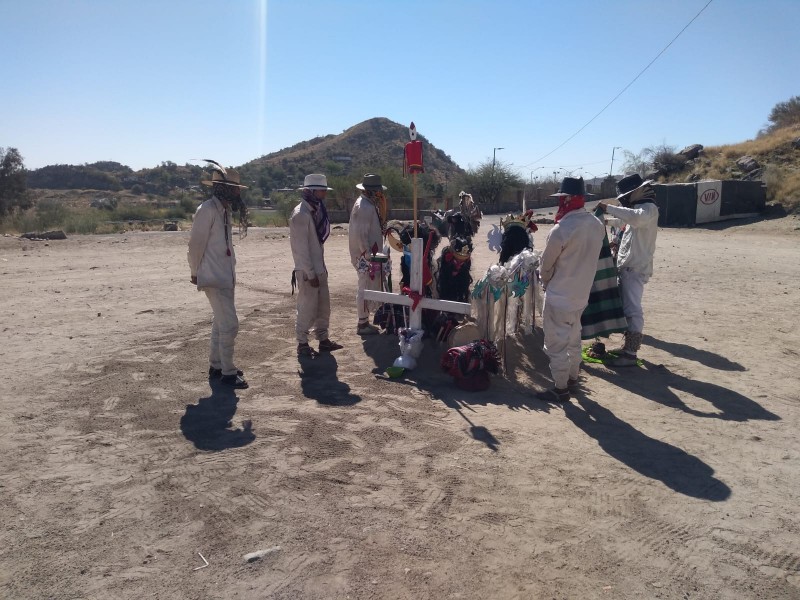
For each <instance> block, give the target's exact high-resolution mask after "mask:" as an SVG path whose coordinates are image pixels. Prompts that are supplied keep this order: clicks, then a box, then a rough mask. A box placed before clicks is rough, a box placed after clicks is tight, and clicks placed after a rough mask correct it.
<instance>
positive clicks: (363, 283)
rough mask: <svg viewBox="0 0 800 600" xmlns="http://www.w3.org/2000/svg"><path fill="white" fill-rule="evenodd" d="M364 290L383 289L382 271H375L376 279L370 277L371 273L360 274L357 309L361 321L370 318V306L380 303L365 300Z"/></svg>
mask: <svg viewBox="0 0 800 600" xmlns="http://www.w3.org/2000/svg"><path fill="white" fill-rule="evenodd" d="M364 290H377V291H381V273H375V279H370V277H369V273H359V274H358V293H357V294H356V310H357V311H358V320H359V322H363V321H368V320H369V310H370V307H373V306H375V305H376V304H379V303H377V302H374V301H373V302H370V301H369V300H364Z"/></svg>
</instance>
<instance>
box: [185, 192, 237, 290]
mask: <svg viewBox="0 0 800 600" xmlns="http://www.w3.org/2000/svg"><path fill="white" fill-rule="evenodd" d="M226 216H227V223H228V227H227V229H228V231H227V240H226V235H225V221H226ZM232 234H233V231H232V227H231V213H230V211H229V210H226V209H225V208H224V207H223V206H222V202H220V201H219V200H218V199H217V197H216V196H212V197H211V198H209V199H208V200H206V201H205V202H203V203H202V204H201V205H200V206H198V207H197V212H195V213H194V219H193V220H192V232H191V234H190V235H189V252H188V259H189V268H190V269H191V270H192V277H197V289H198V290H202V289H203V288H221V289H230V288H233V287H235V286H236V253H235V252H234V250H233V235H232ZM228 250H230V256H228Z"/></svg>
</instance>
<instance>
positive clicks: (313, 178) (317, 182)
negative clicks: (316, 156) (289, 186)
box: [297, 173, 333, 190]
mask: <svg viewBox="0 0 800 600" xmlns="http://www.w3.org/2000/svg"><path fill="white" fill-rule="evenodd" d="M297 189H299V190H332V189H333V188H330V187H328V178H327V177H325V175H322V174H321V173H312V174H311V175H306V177H305V179H303V187H300V188H297Z"/></svg>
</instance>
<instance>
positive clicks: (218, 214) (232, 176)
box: [188, 169, 386, 389]
mask: <svg viewBox="0 0 800 600" xmlns="http://www.w3.org/2000/svg"><path fill="white" fill-rule="evenodd" d="M203 183H204V184H206V185H210V186H211V188H212V192H213V194H212V196H211V198H209V199H208V200H206V201H205V202H203V203H202V204H201V205H200V206H199V207H198V209H197V212H196V213H195V216H194V220H193V223H192V231H191V234H190V237H189V251H188V260H189V268H190V272H191V274H190V278H191V282H192V283H193V284H195V285H196V286H197V289H198V290H199V291H202V292H204V293H205V294H206V297H207V298H208V301H209V304H210V305H211V310H212V312H213V315H214V317H213V321H212V326H211V347H210V351H209V357H208V361H209V369H208V376H209V378H210V379H212V380H217V379H218V380H220V381H221V382H222V383H223V384H225V385H229V386H231V387H233V388H237V389H246V388H247V387H249V384H248V383H247V381H246V380H245V378H244V373H243V372H242V371H241V370H240V369H238V368H237V367H236V365H235V363H234V359H233V356H234V346H235V341H236V335H237V334H238V331H239V320H238V318H237V316H236V308H235V303H234V290H235V287H236V254H235V251H234V247H233V242H232V234H233V229H232V221H231V214H232V213H233V212H237V211H239V213H240V225H242V226H243V227H244V228H246V215H245V209H244V205H243V203H242V201H241V190H242V189H244V188H246V187H247V186H244V185H241V183H240V178H239V174H238V172H236V171H235V170H234V169H218V170H214V171H213V173H212V178H211V179H210V180H207V181H203ZM356 188H357V189H358V190H359V192H360V195H359V197H358V199H357V200H356V202H355V205H354V206H353V210H352V213H351V215H350V228H349V236H350V240H349V242H350V258H351V262H352V264H353V267H355V268H356V271H357V273H358V293H357V296H356V304H357V312H358V324H357V326H356V332H357V333H358V334H359V335H362V336H363V335H372V334H375V333H377V332H378V328H377V327H375V326H374V325H371V324H370V322H369V309H368V303H367V302H366V301H365V300H364V290H365V289H380V285H381V277H380V275H376V273H375V272H374V271H371V270H369V269H366V270H365V269H361V268H360V265H361V264H362V262H363V258H364V257H369V256H371V255H374V254H377V253H378V252H379V251H380V250H382V248H383V229H384V225H385V221H386V198H385V197H384V195H383V192H384V191H385V190H386V187H385V186H384V185H382V184H381V177H380V175H373V174H369V173H368V174H367V175H364V178H363V180H362V182H361V183H359V184H358V185H357V186H356ZM331 189H332V188H329V187H328V180H327V178H326V176H325V175H321V174H318V173H313V174H311V175H307V176H306V177H305V180H304V181H303V187H301V188H300V190H299V191H300V193H301V195H302V199H301V201H300V203H299V204H298V205H297V206H296V207H295V208H294V210H293V211H292V214H291V217H289V240H290V244H291V249H292V258H293V260H294V268H293V270H292V291H293V292H294V288H295V286H296V287H297V290H298V292H297V320H296V325H295V334H296V338H297V355H298V357H301V358H302V357H308V358H314V357H316V356H318V355H319V353H320V352H332V351H334V350H339V349H340V348H342V347H343V346H342V345H341V344H339V343H337V342H334V341H333V340H331V339H330V337H329V336H328V328H329V325H330V315H331V301H330V291H329V288H328V269H327V267H326V266H325V249H324V244H325V241H326V240H327V239H328V237H329V236H330V232H331V223H330V219H329V218H328V211H327V209H326V207H325V197H326V196H327V193H328V191H330V190H331ZM242 215H244V216H242ZM245 231H246V229H245ZM312 331H313V334H314V336H315V337H316V339H317V340H318V349H317V350H315V349H314V348H312V347H311V346H310V345H309V343H308V342H309V336H310V335H311V332H312Z"/></svg>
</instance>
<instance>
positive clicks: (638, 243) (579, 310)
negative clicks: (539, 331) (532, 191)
mask: <svg viewBox="0 0 800 600" xmlns="http://www.w3.org/2000/svg"><path fill="white" fill-rule="evenodd" d="M652 184H653V182H652V181H651V180H648V181H644V180H642V178H641V176H639V175H638V174H634V175H629V176H627V177H624V178H623V179H621V180H620V181H619V183H618V184H617V191H618V192H619V195H618V196H617V200H618V201H619V203H620V205H621V206H613V205H609V204H608V203H606V202H599V203H598V205H597V207H598V208H599V209H600V210H601V211H602V212H604V213H607V214H610V215H611V216H612V217H615V218H617V219H618V220H620V221H622V222H623V223H624V224H625V226H624V229H623V233H622V239H621V241H620V243H619V250H618V252H617V268H618V272H619V287H620V291H621V295H622V308H623V312H624V314H625V319H626V321H627V325H628V328H627V331H625V333H624V336H625V344H624V346H623V347H622V348H619V349H617V350H614V351H612V354H614V355H615V356H616V357H615V358H613V359H612V360H610V361H609V364H611V365H612V366H618V367H624V366H633V365H636V364H637V360H638V357H637V352H638V350H639V347H640V346H641V343H642V331H643V329H644V314H643V312H642V295H643V293H644V285H645V284H646V283H647V281H648V279H650V276H651V275H652V274H653V255H654V254H655V248H656V235H657V233H658V207H657V206H656V204H655V189H654V188H653V185H652ZM585 199H586V192H585V187H584V182H583V178H575V177H565V178H564V179H563V181H562V182H561V187H560V189H559V206H558V212H557V213H556V216H555V219H554V220H555V226H554V227H553V229H551V230H550V234H549V235H548V236H547V242H546V244H545V248H544V251H543V252H542V256H541V262H540V269H539V271H540V276H541V282H542V286H543V287H544V289H545V292H544V306H543V308H542V321H543V325H542V328H543V329H544V350H545V352H546V353H547V355H548V357H549V358H550V372H551V374H552V376H553V384H554V387H553V388H552V389H549V390H546V391H544V392H542V393H541V394H539V397H540V398H542V399H544V400H548V401H555V402H565V401H567V400H569V398H570V391H574V390H575V389H577V387H578V386H579V379H578V376H579V373H580V365H581V361H582V356H581V315H582V314H583V311H584V309H585V308H586V306H587V304H588V301H589V293H590V291H591V288H592V282H593V281H594V279H595V275H596V270H597V259H598V257H599V255H600V249H601V247H602V245H603V240H604V238H605V225H604V224H603V223H602V222H601V221H600V220H599V219H598V218H597V217H595V216H594V215H592V214H590V213H588V212H587V211H586V210H585V209H584V203H585Z"/></svg>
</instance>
